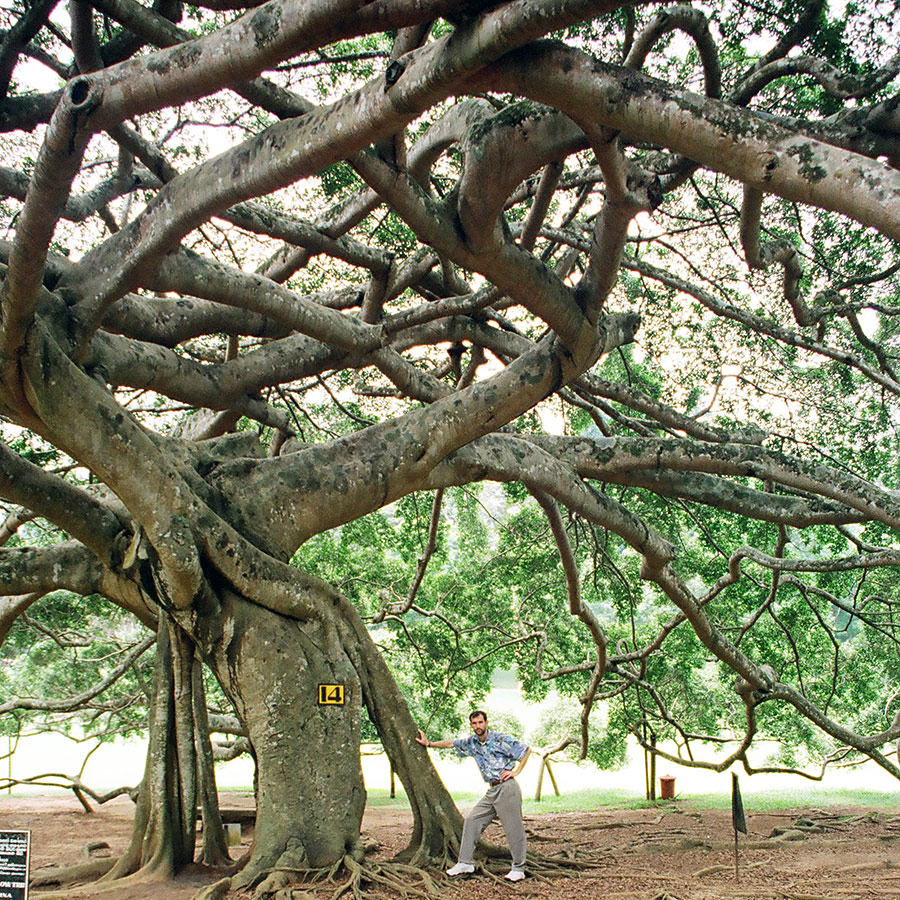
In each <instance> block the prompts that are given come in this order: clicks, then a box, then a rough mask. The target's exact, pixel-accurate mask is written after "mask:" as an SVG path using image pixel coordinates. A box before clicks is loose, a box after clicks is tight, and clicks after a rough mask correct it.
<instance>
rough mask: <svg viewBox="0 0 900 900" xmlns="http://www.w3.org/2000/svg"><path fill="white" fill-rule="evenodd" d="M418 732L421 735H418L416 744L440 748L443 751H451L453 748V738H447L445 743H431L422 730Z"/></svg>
mask: <svg viewBox="0 0 900 900" xmlns="http://www.w3.org/2000/svg"><path fill="white" fill-rule="evenodd" d="M417 730H418V732H419V733H418V734H417V735H416V743H419V744H421V745H422V746H423V747H439V748H441V749H442V750H449V749H450V748H451V747H452V746H453V739H452V738H445V739H444V740H443V741H429V740H428V738H427V737H425V732H424V731H422V729H421V728H419V729H417Z"/></svg>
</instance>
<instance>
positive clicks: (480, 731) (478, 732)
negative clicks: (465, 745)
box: [469, 716, 487, 739]
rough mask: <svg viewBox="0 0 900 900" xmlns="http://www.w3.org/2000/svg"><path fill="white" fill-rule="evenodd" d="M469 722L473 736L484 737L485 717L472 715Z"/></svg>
mask: <svg viewBox="0 0 900 900" xmlns="http://www.w3.org/2000/svg"><path fill="white" fill-rule="evenodd" d="M469 724H470V725H471V726H472V731H474V732H475V736H476V737H479V738H482V739H484V736H485V735H486V734H487V719H486V718H485V717H484V716H472V718H471V719H469Z"/></svg>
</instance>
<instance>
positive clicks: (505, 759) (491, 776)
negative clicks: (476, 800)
mask: <svg viewBox="0 0 900 900" xmlns="http://www.w3.org/2000/svg"><path fill="white" fill-rule="evenodd" d="M453 747H454V749H455V750H456V752H457V753H458V754H459V755H460V756H471V757H472V758H473V759H474V760H475V762H477V763H478V768H479V769H480V770H481V777H482V778H483V779H484V780H485V781H486V782H487V783H488V784H490V783H491V782H493V781H500V776H501V775H502V774H503V772H504V771H505V770H506V769H512V768H514V766H513V765H511V763H515V762H518V761H519V760H520V759H521V758H522V757H523V756H524V755H525V754H526V753H527V752H528V745H527V744H523V743H522V742H521V741H517V740H516V739H515V738H511V737H510V736H509V735H508V734H498V733H497V732H496V731H488V733H487V737H486V738H485V741H484V743H482V742H481V741H480V740H478V735H475V734H470V735H469V737H465V738H457V739H456V740H455V741H454V742H453Z"/></svg>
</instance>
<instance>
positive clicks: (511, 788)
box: [459, 778, 526, 871]
mask: <svg viewBox="0 0 900 900" xmlns="http://www.w3.org/2000/svg"><path fill="white" fill-rule="evenodd" d="M495 818H498V819H500V824H501V825H502V826H503V831H504V832H505V834H506V840H507V841H508V842H509V850H510V853H512V867H513V868H514V869H521V870H522V871H524V870H525V844H526V838H525V823H524V822H523V821H522V792H521V791H520V790H519V785H518V783H517V782H516V779H515V778H510V779H509V780H508V781H504V782H501V783H500V784H498V785H494V786H492V787H489V788H488V792H487V793H486V794H485V795H484V796H483V797H482V798H481V799H480V800H479V801H478V803H476V804H475V806H474V807H473V808H472V811H471V812H470V813H469V814H468V815H467V816H466V821H465V823H464V824H463V832H462V838H461V839H460V842H459V861H460V862H461V863H468V864H469V865H472V864H473V863H474V861H475V860H474V858H473V854H474V853H475V845H476V844H477V843H478V839H479V838H480V837H481V833H482V832H483V831H484V829H485V828H487V827H488V825H490V824H491V822H493V821H494V819H495Z"/></svg>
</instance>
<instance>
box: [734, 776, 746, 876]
mask: <svg viewBox="0 0 900 900" xmlns="http://www.w3.org/2000/svg"><path fill="white" fill-rule="evenodd" d="M731 824H732V825H734V880H735V881H737V880H738V879H739V878H740V864H739V862H738V832H739V831H741V832H743V833H744V834H746V833H747V820H746V818H744V804H743V801H742V800H741V789H740V787H739V786H738V777H737V775H736V774H735V773H734V772H732V773H731Z"/></svg>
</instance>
